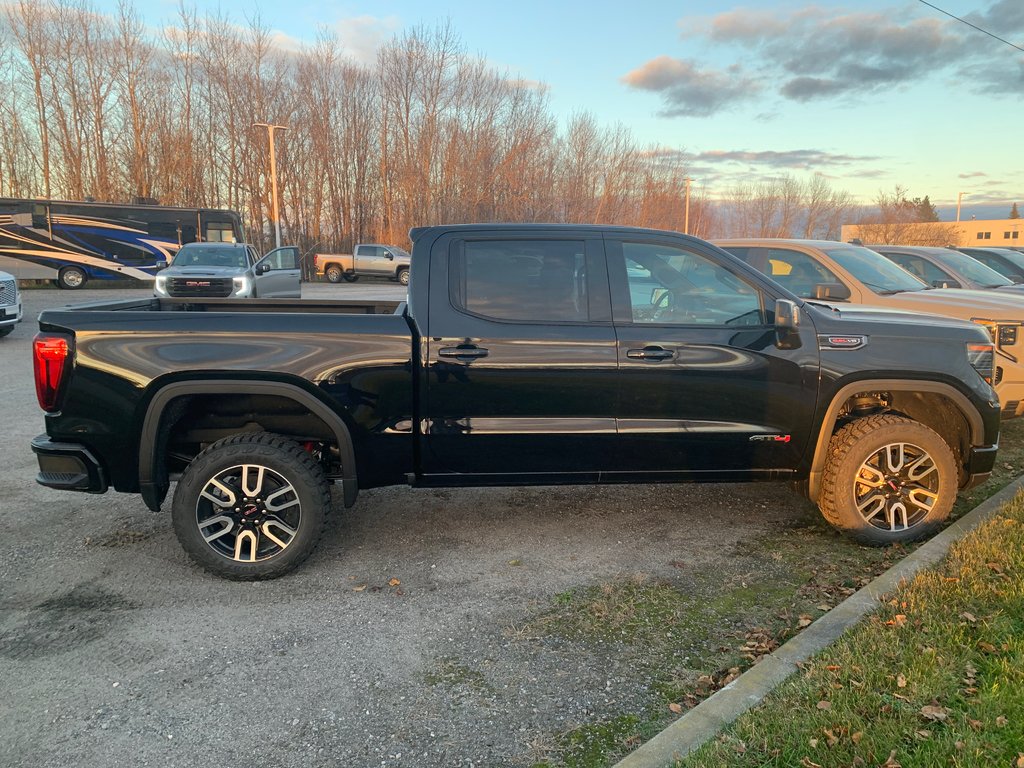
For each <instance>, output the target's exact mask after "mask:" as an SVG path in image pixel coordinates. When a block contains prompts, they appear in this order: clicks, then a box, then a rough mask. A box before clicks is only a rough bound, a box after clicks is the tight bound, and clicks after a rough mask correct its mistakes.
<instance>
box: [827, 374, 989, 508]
mask: <svg viewBox="0 0 1024 768" xmlns="http://www.w3.org/2000/svg"><path fill="white" fill-rule="evenodd" d="M864 391H883V392H929V393H933V394H937V395H942V396H944V397H947V398H949V400H950V401H952V403H953V404H954V405H955V406H956V407H957V408H958V409H959V410H960V412H961V413H962V414H963V416H964V419H966V421H967V424H968V426H969V427H970V429H971V443H972V444H973V445H982V444H984V442H985V423H984V421H982V418H981V414H980V413H978V409H977V408H975V407H974V405H972V404H971V401H970V400H969V399H968V398H967V396H966V395H965V394H964V393H963V392H961V391H960V390H958V389H956V387H954V386H953V385H951V384H945V383H943V382H941V381H923V380H917V379H861V380H859V381H854V382H851V383H849V384H847V385H845V386H844V387H842V388H840V389H839V391H838V392H836V393H835V395H833V396H832V402H831V403H829V406H828V410H827V411H825V417H824V419H822V422H821V426H820V427H819V428H818V439H817V442H816V443H815V445H814V458H813V459H812V460H811V471H810V475H809V476H808V488H807V491H808V493H807V495H808V496H809V497H810V499H811V501H813V502H815V503H817V501H818V496H819V495H820V493H821V475H822V471H823V470H824V468H825V457H826V455H827V453H828V444H829V442H830V441H831V440H832V431H833V429H835V426H836V420H837V419H838V417H839V409H840V408H842V407H843V403H845V402H846V401H847V400H848V399H849V398H850V396H851V395H854V394H856V393H857V392H864Z"/></svg>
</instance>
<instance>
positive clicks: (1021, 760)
mask: <svg viewBox="0 0 1024 768" xmlns="http://www.w3.org/2000/svg"><path fill="white" fill-rule="evenodd" d="M1014 765H1016V766H1017V768H1024V752H1021V753H1020V754H1018V755H1017V762H1016V763H1014Z"/></svg>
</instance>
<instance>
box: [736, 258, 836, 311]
mask: <svg viewBox="0 0 1024 768" xmlns="http://www.w3.org/2000/svg"><path fill="white" fill-rule="evenodd" d="M764 250H765V251H767V253H765V256H766V260H765V261H766V263H765V266H764V267H763V268H762V267H760V266H757V265H754V266H756V267H757V269H759V270H760V271H762V272H764V273H765V274H766V275H768V277H770V278H771V279H772V280H774V281H775V282H777V283H778V284H779V285H781V286H782V287H783V288H785V289H786V290H788V291H789V292H790V293H795V294H796V295H797V296H800V297H801V298H804V299H812V298H814V287H815V286H816V285H819V284H822V283H842V281H841V280H840V279H839V278H838V277H836V275H835V273H834V272H832V270H830V269H829V268H828V267H825V266H823V265H821V264H819V263H818V262H816V261H815V260H814V259H812V258H811V257H810V256H808V255H807V254H806V253H801V252H800V251H791V250H789V249H788V248H766V249H764Z"/></svg>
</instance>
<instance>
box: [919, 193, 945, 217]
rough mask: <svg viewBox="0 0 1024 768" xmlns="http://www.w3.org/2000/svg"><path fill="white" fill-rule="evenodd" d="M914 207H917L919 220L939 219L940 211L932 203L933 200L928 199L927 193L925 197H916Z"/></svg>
mask: <svg viewBox="0 0 1024 768" xmlns="http://www.w3.org/2000/svg"><path fill="white" fill-rule="evenodd" d="M914 207H915V208H916V211H915V213H916V214H917V220H918V221H938V220H939V212H938V211H937V210H935V206H934V205H932V201H931V200H929V199H928V195H925V196H924V199H922V198H920V197H915V198H914Z"/></svg>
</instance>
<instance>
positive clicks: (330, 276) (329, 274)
mask: <svg viewBox="0 0 1024 768" xmlns="http://www.w3.org/2000/svg"><path fill="white" fill-rule="evenodd" d="M343 274H344V272H342V269H341V267H339V266H338V265H337V264H331V265H330V266H329V267H327V269H325V270H324V277H326V278H327V281H328V282H330V283H340V282H341V276H342V275H343Z"/></svg>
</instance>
